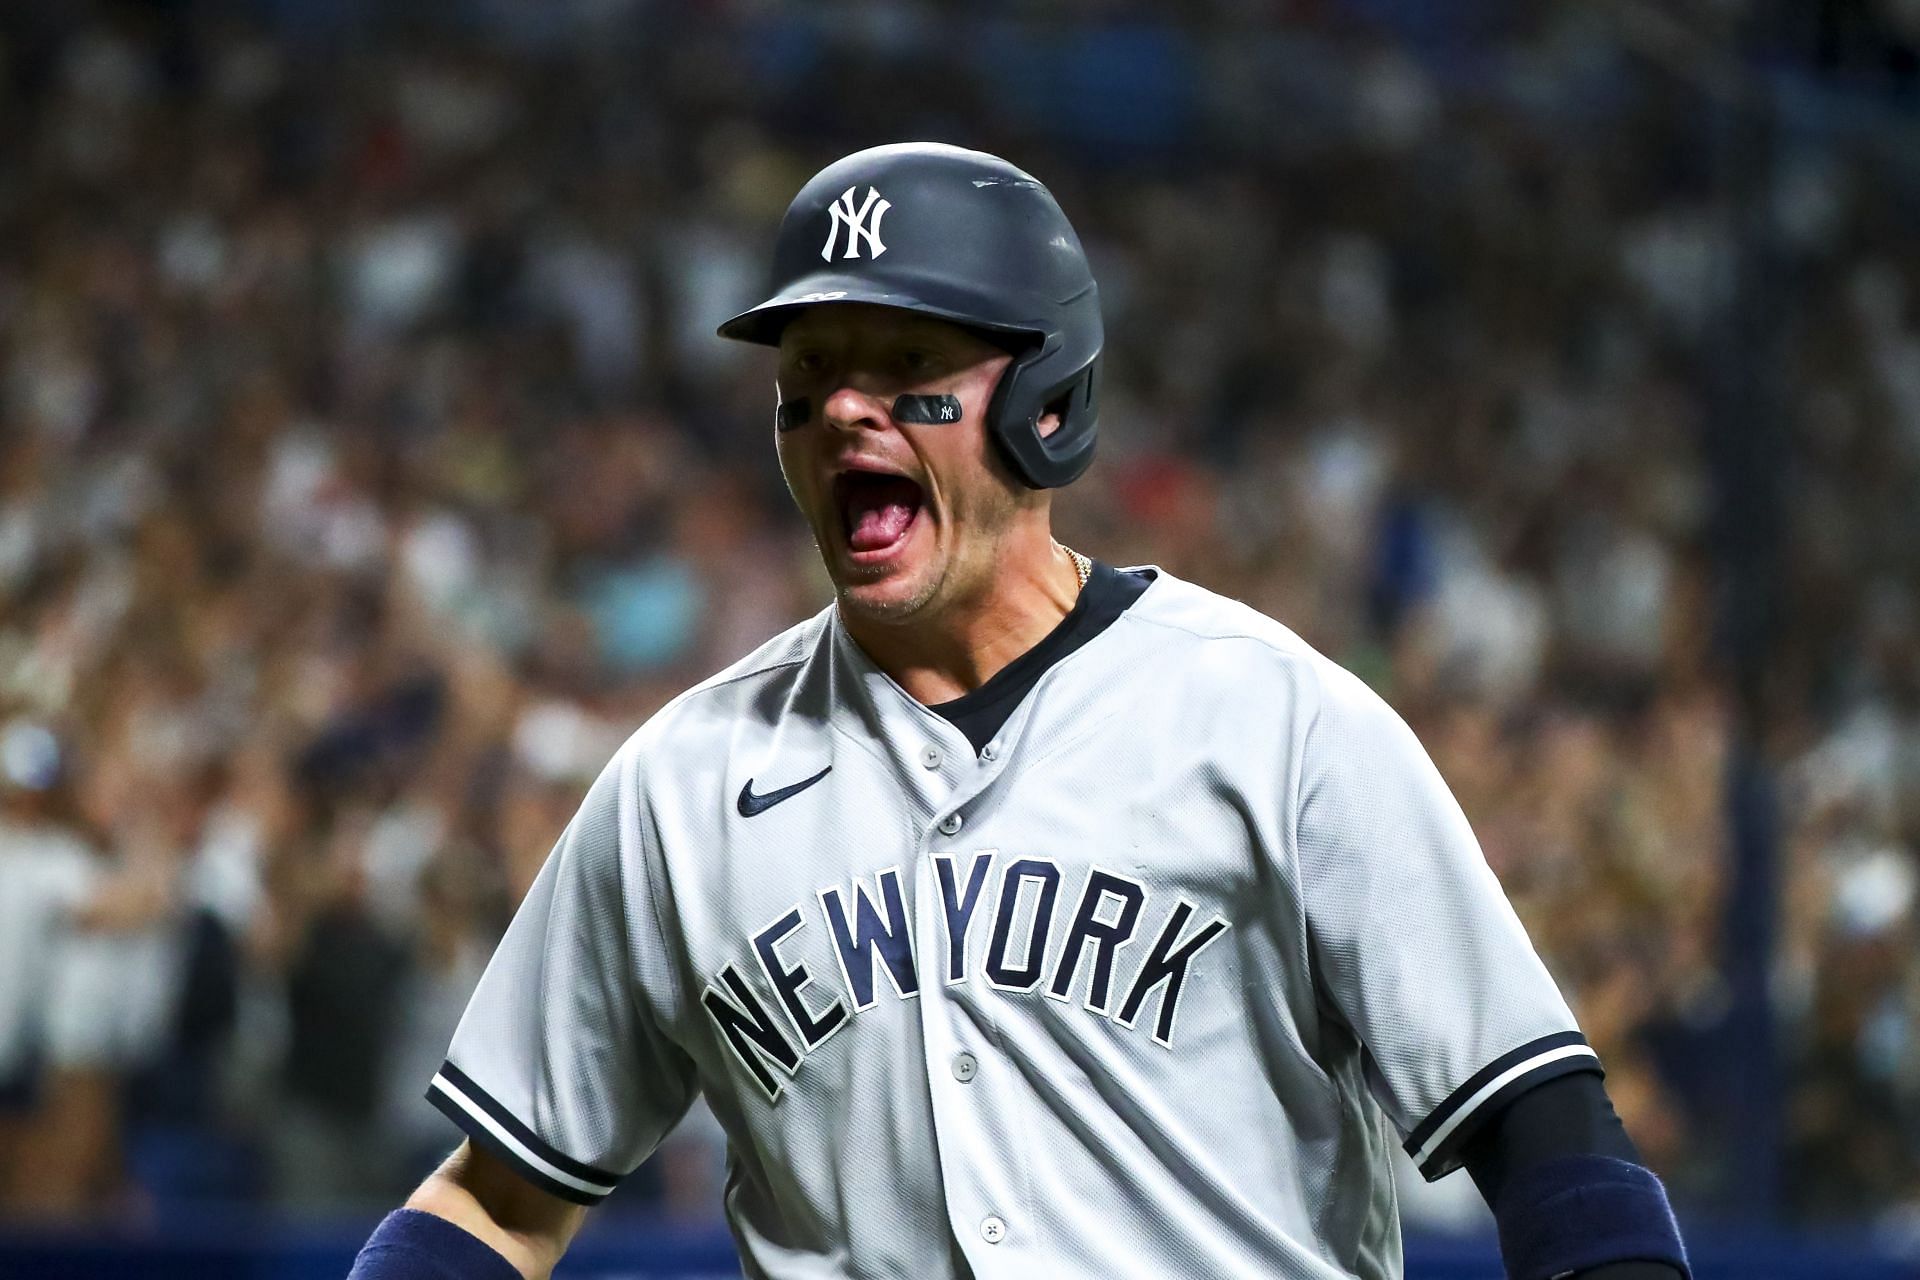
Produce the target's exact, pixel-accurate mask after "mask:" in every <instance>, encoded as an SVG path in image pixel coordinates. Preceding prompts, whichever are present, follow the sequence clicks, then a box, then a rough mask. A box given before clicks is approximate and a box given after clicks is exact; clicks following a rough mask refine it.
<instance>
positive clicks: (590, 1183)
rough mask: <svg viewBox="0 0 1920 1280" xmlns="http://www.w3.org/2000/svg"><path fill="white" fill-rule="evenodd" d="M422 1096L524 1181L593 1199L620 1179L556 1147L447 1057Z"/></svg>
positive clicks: (576, 1198)
mask: <svg viewBox="0 0 1920 1280" xmlns="http://www.w3.org/2000/svg"><path fill="white" fill-rule="evenodd" d="M427 1101H429V1102H431V1103H432V1104H433V1105H434V1106H435V1107H436V1108H438V1109H439V1110H440V1111H441V1113H442V1114H444V1115H445V1116H446V1117H447V1118H448V1119H449V1120H452V1121H453V1122H454V1123H455V1124H457V1125H459V1126H460V1128H461V1129H462V1130H464V1131H465V1132H466V1134H467V1136H468V1137H469V1138H472V1139H473V1140H474V1141H475V1142H478V1143H480V1144H481V1145H482V1146H484V1147H486V1148H487V1149H488V1150H489V1151H491V1152H492V1153H493V1154H495V1155H497V1156H499V1157H500V1158H501V1159H503V1160H505V1161H506V1162H507V1163H508V1164H510V1165H512V1166H513V1167H514V1169H515V1170H516V1171H517V1172H518V1173H519V1174H520V1175H521V1176H522V1177H524V1178H525V1179H526V1180H527V1181H529V1182H531V1183H533V1184H534V1185H535V1186H537V1187H539V1188H540V1189H541V1190H542V1191H546V1192H549V1193H550V1194H552V1195H556V1196H559V1197H560V1198H561V1199H562V1200H568V1201H571V1202H572V1203H574V1204H580V1205H589V1206H591V1205H596V1204H599V1203H600V1202H601V1201H602V1200H604V1199H606V1198H607V1196H608V1195H609V1194H611V1193H612V1191H613V1189H614V1188H615V1187H616V1186H618V1185H619V1183H620V1175H618V1174H613V1173H608V1172H607V1171H606V1170H604V1169H596V1168H594V1167H593V1166H592V1165H590V1164H585V1163H583V1162H581V1161H579V1160H575V1159H574V1158H573V1157H571V1156H569V1155H567V1154H566V1153H564V1152H561V1151H557V1150H555V1149H554V1148H553V1146H552V1145H550V1144H549V1143H547V1142H545V1141H543V1140H542V1139H541V1138H540V1136H539V1135H538V1134H536V1133H534V1131H533V1130H532V1129H530V1128H528V1127H527V1125H526V1124H525V1123H524V1122H522V1121H521V1120H520V1118H519V1117H517V1116H515V1115H514V1114H513V1113H512V1112H511V1111H508V1110H507V1109H506V1108H505V1107H503V1106H501V1105H500V1103H499V1102H498V1101H496V1100H495V1099H494V1097H493V1096H492V1095H491V1094H489V1093H488V1092H487V1091H486V1090H485V1089H482V1088H481V1087H480V1086H479V1085H478V1084H475V1083H474V1081H473V1078H472V1077H471V1076H469V1075H467V1073H466V1072H464V1071H462V1070H460V1068H458V1067H456V1066H454V1065H453V1063H451V1062H444V1063H442V1064H441V1065H440V1070H439V1072H438V1073H436V1074H435V1075H434V1077H433V1082H432V1083H431V1084H429V1085H428V1086H427Z"/></svg>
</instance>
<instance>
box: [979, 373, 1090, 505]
mask: <svg viewBox="0 0 1920 1280" xmlns="http://www.w3.org/2000/svg"><path fill="white" fill-rule="evenodd" d="M1058 354H1059V353H1058V352H1057V351H1049V350H1047V349H1046V348H1042V349H1040V350H1038V351H1036V352H1034V353H1033V354H1031V355H1029V356H1028V357H1026V358H1024V359H1019V360H1015V361H1014V362H1013V363H1012V364H1010V365H1008V366H1007V370H1006V372H1005V373H1003V374H1002V375H1001V376H1000V385H999V386H997V387H995V388H994V393H993V399H992V400H991V401H990V402H989V403H988V405H987V425H988V428H989V429H990V430H991V431H992V433H993V438H994V442H995V443H996V444H998V445H999V447H1000V453H1001V456H1003V457H1004V458H1006V460H1007V462H1008V464H1009V465H1010V466H1011V467H1012V468H1013V471H1014V474H1015V475H1017V476H1019V477H1020V479H1021V481H1022V482H1023V483H1025V484H1026V486H1027V487H1028V488H1030V489H1057V488H1059V487H1061V486H1062V485H1068V484H1072V483H1073V482H1074V481H1075V480H1078V479H1079V478H1080V475H1081V473H1082V472H1084V471H1085V470H1086V469H1087V467H1088V466H1089V465H1090V464H1091V463H1092V462H1093V445H1094V423H1095V413H1096V411H1097V409H1098V404H1097V403H1096V401H1097V398H1098V389H1099V381H1100V358H1099V356H1098V355H1097V354H1096V355H1094V356H1092V357H1090V358H1088V359H1087V360H1086V362H1085V363H1083V364H1081V365H1080V366H1079V367H1078V368H1075V369H1073V370H1072V371H1071V372H1069V373H1067V374H1066V375H1065V376H1064V377H1055V378H1054V379H1052V380H1051V381H1046V380H1044V379H1045V375H1046V374H1047V373H1048V372H1050V371H1051V369H1050V366H1051V367H1053V368H1057V367H1058V365H1059V363H1060V362H1059V361H1058V360H1057V359H1055V358H1054V357H1056V356H1057V355H1058ZM1049 412H1058V413H1059V415H1060V425H1059V426H1058V427H1056V428H1055V429H1054V430H1053V431H1052V432H1051V433H1050V434H1048V435H1044V436H1043V435H1041V434H1040V419H1041V418H1042V417H1044V416H1046V414H1047V413H1049Z"/></svg>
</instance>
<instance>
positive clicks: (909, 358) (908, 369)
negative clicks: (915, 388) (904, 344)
mask: <svg viewBox="0 0 1920 1280" xmlns="http://www.w3.org/2000/svg"><path fill="white" fill-rule="evenodd" d="M939 368H940V356H939V354H938V353H937V352H933V351H928V350H925V349H924V348H920V347H909V348H908V349H907V350H905V351H902V352H901V353H900V369H901V371H902V372H904V373H909V374H912V375H914V376H916V377H924V376H925V375H927V374H930V373H934V372H936V371H938V369H939Z"/></svg>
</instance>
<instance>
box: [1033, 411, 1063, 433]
mask: <svg viewBox="0 0 1920 1280" xmlns="http://www.w3.org/2000/svg"><path fill="white" fill-rule="evenodd" d="M1036 425H1037V426H1038V427H1039V428H1040V438H1041V439H1042V440H1044V439H1046V438H1047V437H1048V436H1050V435H1052V434H1053V433H1054V432H1056V431H1058V430H1059V429H1060V415H1059V414H1057V413H1043V414H1041V415H1040V421H1039V422H1038V423H1037V424H1036Z"/></svg>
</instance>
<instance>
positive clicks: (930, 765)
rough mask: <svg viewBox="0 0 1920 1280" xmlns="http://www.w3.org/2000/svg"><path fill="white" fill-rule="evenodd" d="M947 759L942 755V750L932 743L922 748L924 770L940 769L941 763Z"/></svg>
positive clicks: (921, 764)
mask: <svg viewBox="0 0 1920 1280" xmlns="http://www.w3.org/2000/svg"><path fill="white" fill-rule="evenodd" d="M945 759H946V757H945V756H943V755H941V754H940V748H938V747H936V746H934V745H933V744H932V743H928V744H927V745H926V746H924V747H922V748H920V767H921V768H923V769H938V768H939V767H940V762H941V761H942V760H945Z"/></svg>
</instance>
